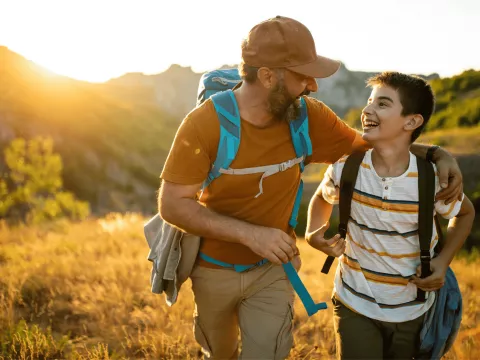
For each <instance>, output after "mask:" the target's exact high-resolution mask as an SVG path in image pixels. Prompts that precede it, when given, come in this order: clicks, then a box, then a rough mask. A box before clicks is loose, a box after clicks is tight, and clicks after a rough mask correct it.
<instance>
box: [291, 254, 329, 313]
mask: <svg viewBox="0 0 480 360" xmlns="http://www.w3.org/2000/svg"><path fill="white" fill-rule="evenodd" d="M282 266H283V270H285V274H287V277H288V280H289V281H290V283H291V284H292V286H293V289H294V290H295V292H296V293H297V295H298V297H299V298H300V300H301V301H302V304H303V306H304V307H305V310H307V314H308V316H312V315H314V314H316V313H317V311H318V310H323V309H326V308H327V303H324V302H322V303H318V304H315V302H314V301H313V299H312V296H311V295H310V293H309V292H308V290H307V288H306V287H305V285H304V284H303V282H302V279H300V276H298V273H297V271H296V270H295V268H294V267H293V265H292V263H291V262H288V263H286V264H282Z"/></svg>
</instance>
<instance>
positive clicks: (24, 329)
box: [0, 215, 480, 359]
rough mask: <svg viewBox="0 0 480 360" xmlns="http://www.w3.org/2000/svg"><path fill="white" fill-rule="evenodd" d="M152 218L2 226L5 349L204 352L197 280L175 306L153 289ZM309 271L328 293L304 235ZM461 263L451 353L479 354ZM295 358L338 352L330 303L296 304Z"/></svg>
mask: <svg viewBox="0 0 480 360" xmlns="http://www.w3.org/2000/svg"><path fill="white" fill-rule="evenodd" d="M144 221H145V219H144V218H142V217H140V216H137V215H127V216H120V215H111V216H108V217H106V218H103V219H97V220H93V219H92V220H89V221H86V222H83V223H80V224H71V223H68V222H63V223H56V224H55V225H49V226H48V227H47V226H42V227H30V228H26V227H25V228H18V229H8V228H7V227H5V226H3V227H0V358H2V359H124V358H130V359H133V358H146V359H197V358H199V351H198V348H197V346H196V344H195V341H194V339H193V335H192V331H191V329H192V312H193V301H192V294H191V290H190V284H189V283H187V284H185V285H184V288H183V290H182V293H181V296H180V299H179V302H178V303H177V304H176V305H174V306H173V307H172V308H169V307H168V306H167V305H166V304H165V301H164V298H163V295H162V296H158V295H153V294H151V293H150V289H149V275H150V263H149V262H148V261H147V260H146V256H147V253H148V249H147V245H146V242H145V241H144V239H143V237H142V236H143V232H142V231H143V227H142V225H143V222H144ZM300 248H301V252H302V259H303V267H302V270H301V276H302V278H303V279H304V281H305V283H306V285H307V287H308V289H309V290H310V291H311V292H312V294H313V297H314V299H315V300H316V301H320V300H323V301H328V300H329V297H330V293H331V289H332V276H333V272H332V274H330V275H329V276H325V275H322V274H321V273H320V267H321V265H322V263H323V260H324V256H322V255H321V254H319V253H317V252H314V251H313V250H310V249H309V248H308V246H306V244H305V243H303V242H300ZM475 259H476V257H475V256H470V258H469V259H467V258H461V259H456V260H455V262H454V263H453V268H454V270H455V272H456V274H457V277H458V279H459V282H460V284H461V289H462V292H463V296H464V319H463V324H462V329H461V333H460V334H459V337H458V339H457V341H456V343H455V345H454V348H453V350H452V351H451V352H450V353H449V354H448V356H447V357H446V358H447V359H480V347H479V344H480V326H479V325H477V320H478V318H479V317H480V297H479V294H480V285H479V281H478V279H479V278H480V266H479V265H477V264H476V263H475ZM295 339H296V345H295V347H294V349H293V350H292V352H291V355H290V359H329V358H334V356H335V348H334V342H333V329H332V323H331V308H329V309H328V310H326V311H323V312H320V313H318V314H316V315H315V316H313V317H312V318H308V317H307V316H306V313H305V311H304V309H303V308H302V307H301V304H299V303H297V304H296V320H295Z"/></svg>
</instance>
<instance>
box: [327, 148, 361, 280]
mask: <svg viewBox="0 0 480 360" xmlns="http://www.w3.org/2000/svg"><path fill="white" fill-rule="evenodd" d="M364 157H365V152H364V151H359V152H354V153H353V154H351V155H350V156H349V157H348V158H347V161H346V162H345V165H344V167H343V171H342V176H341V178H340V200H339V212H340V221H339V224H338V233H339V234H340V236H341V237H342V238H344V239H345V237H346V236H347V225H348V219H349V218H350V210H351V208H352V196H353V190H354V188H355V183H356V181H357V175H358V169H359V168H360V164H361V163H362V160H363V158H364ZM333 260H335V257H333V256H328V257H327V260H325V263H324V265H323V268H322V273H324V274H328V272H329V270H330V267H331V266H332V264H333Z"/></svg>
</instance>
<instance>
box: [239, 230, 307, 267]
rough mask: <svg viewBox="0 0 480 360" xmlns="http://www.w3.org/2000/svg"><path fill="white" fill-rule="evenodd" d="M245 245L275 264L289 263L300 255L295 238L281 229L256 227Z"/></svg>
mask: <svg viewBox="0 0 480 360" xmlns="http://www.w3.org/2000/svg"><path fill="white" fill-rule="evenodd" d="M245 245H247V246H248V247H249V248H250V249H251V250H252V251H253V252H254V253H256V254H258V255H260V256H262V257H263V258H267V259H268V260H269V261H271V262H272V263H274V264H278V265H280V264H282V263H285V264H286V263H288V262H289V261H290V260H292V259H293V258H294V257H295V255H298V249H297V245H295V240H294V239H293V238H292V237H291V236H289V235H288V234H287V233H285V232H283V231H282V230H280V229H274V228H268V227H264V226H258V227H255V229H254V230H253V232H252V236H251V238H249V239H248V240H247V241H246V242H245Z"/></svg>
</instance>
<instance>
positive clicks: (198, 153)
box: [160, 114, 212, 185]
mask: <svg viewBox="0 0 480 360" xmlns="http://www.w3.org/2000/svg"><path fill="white" fill-rule="evenodd" d="M196 122H198V116H195V114H193V115H191V114H189V115H187V117H186V118H185V119H184V120H183V121H182V123H181V125H180V127H179V128H178V131H177V133H176V135H175V139H174V141H173V144H172V147H171V148H170V152H169V154H168V157H167V160H166V162H165V165H164V167H163V171H162V174H161V175H160V177H161V178H162V179H163V180H166V181H170V182H173V183H176V184H182V185H194V184H200V183H202V182H203V181H204V180H205V179H206V177H207V175H208V172H209V171H210V168H211V164H212V159H211V154H210V152H211V151H210V147H209V146H208V145H209V144H208V142H207V141H205V139H203V136H202V135H203V134H202V132H200V131H199V129H198V128H199V127H198V125H197V124H196Z"/></svg>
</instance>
